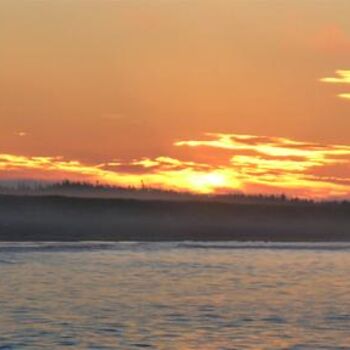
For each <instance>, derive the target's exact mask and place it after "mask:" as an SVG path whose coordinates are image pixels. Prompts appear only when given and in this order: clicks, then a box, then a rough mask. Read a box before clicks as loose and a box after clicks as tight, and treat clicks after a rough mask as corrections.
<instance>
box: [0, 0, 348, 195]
mask: <svg viewBox="0 0 350 350" xmlns="http://www.w3.org/2000/svg"><path fill="white" fill-rule="evenodd" d="M349 13H350V2H349V1H343V0H332V1H317V2H316V1H311V0H303V1H295V0H285V1H273V0H270V1H268V0H267V1H258V0H251V1H250V0H249V1H247V0H235V1H232V0H188V1H183V0H149V1H134V0H120V1H104V0H102V1H101V0H72V1H54V0H47V1H21V0H2V1H1V2H0V121H1V127H0V178H3V179H5V178H23V177H25V178H50V179H56V178H57V179H61V178H65V177H70V178H74V179H80V178H84V179H85V178H86V177H88V178H90V179H101V180H103V181H109V182H113V183H123V184H124V183H126V182H131V183H133V184H138V183H140V181H141V179H144V181H147V182H148V183H150V184H151V185H157V186H162V187H167V188H169V187H170V188H179V189H189V190H194V191H200V192H208V191H222V190H225V191H226V190H237V189H240V190H244V191H247V192H257V191H260V192H278V193H281V192H285V193H289V194H297V195H306V196H315V197H319V196H326V197H327V196H332V197H333V196H341V197H349V196H350V185H349V181H350V170H349V162H348V160H349V158H350V157H349V154H348V146H347V145H350V119H349V114H350V59H349V57H350V21H349ZM208 133H209V134H210V135H208ZM225 135H226V136H225ZM227 135H231V136H230V137H229V136H227ZM242 135H253V136H246V138H245V139H244V136H243V139H242ZM264 135H268V137H266V136H264ZM237 137H238V139H237ZM184 140H190V141H195V142H192V143H191V142H183V141H184ZM237 140H238V141H239V142H238V141H237ZM242 140H243V141H244V142H245V143H246V144H244V142H243V141H242ZM237 142H238V143H237ZM240 142H243V144H244V145H243V146H242V144H240ZM254 142H255V144H254V145H253V144H252V143H254ZM223 145H225V147H224V146H223ZM337 145H342V146H337ZM289 147H291V148H292V149H293V150H294V151H293V152H290V148H289ZM295 150H298V151H297V152H295ZM73 161H74V162H75V163H72V162H73Z"/></svg>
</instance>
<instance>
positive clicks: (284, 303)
mask: <svg viewBox="0 0 350 350" xmlns="http://www.w3.org/2000/svg"><path fill="white" fill-rule="evenodd" d="M349 273H350V245H349V244H345V243H336V244H330V243H329V244H328V243H327V244H303V243H301V244H289V245H288V244H272V245H271V244H268V245H267V244H263V243H254V244H253V243H230V244H227V243H226V244H223V243H207V244H204V243H200V244H198V243H196V244H194V243H185V244H184V243H75V244H67V243H62V244H56V243H50V244H47V243H30V244H28V243H27V244H15V243H3V244H0V274H1V275H0V276H1V284H0V310H1V312H0V349H3V350H4V349H62V348H65V347H70V348H74V349H145V348H149V349H164V350H165V349H167V350H172V349H176V350H189V349H201V350H202V349H203V350H214V349H215V350H216V349H222V350H225V349H226V350H228V349H350V335H349V331H348V330H349V328H350V298H349V291H350V281H349V275H350V274H349Z"/></svg>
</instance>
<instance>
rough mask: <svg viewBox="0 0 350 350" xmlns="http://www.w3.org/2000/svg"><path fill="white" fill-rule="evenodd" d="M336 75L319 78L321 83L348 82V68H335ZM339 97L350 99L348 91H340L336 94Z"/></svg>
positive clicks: (349, 72) (349, 73) (349, 82)
mask: <svg viewBox="0 0 350 350" xmlns="http://www.w3.org/2000/svg"><path fill="white" fill-rule="evenodd" d="M335 73H336V76H334V77H325V78H321V79H320V81H321V82H323V83H331V84H350V70H337V71H336V72H335ZM337 96H338V97H340V98H344V99H350V93H340V94H338V95H337Z"/></svg>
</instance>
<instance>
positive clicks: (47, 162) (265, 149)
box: [0, 133, 350, 198]
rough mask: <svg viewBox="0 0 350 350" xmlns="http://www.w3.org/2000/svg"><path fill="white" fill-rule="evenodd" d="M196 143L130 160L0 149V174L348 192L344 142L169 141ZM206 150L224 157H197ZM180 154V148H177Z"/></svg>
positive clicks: (207, 189)
mask: <svg viewBox="0 0 350 350" xmlns="http://www.w3.org/2000/svg"><path fill="white" fill-rule="evenodd" d="M174 146H175V150H176V149H177V150H179V151H180V148H182V147H190V148H199V149H200V152H194V156H193V159H190V160H183V159H181V157H176V158H175V157H169V156H166V155H162V156H158V157H154V158H149V157H143V158H140V159H133V160H130V161H121V160H115V159H114V160H111V161H110V162H106V163H101V164H87V163H83V162H81V161H79V160H67V159H65V158H63V157H60V156H58V157H26V156H21V155H12V154H0V170H1V173H2V177H3V178H5V177H6V178H31V179H34V178H45V179H51V180H60V179H64V178H69V179H74V180H84V181H96V180H98V181H100V182H104V183H110V184H115V185H122V186H129V185H131V186H140V185H141V182H143V183H145V184H146V186H151V187H159V188H164V189H173V190H183V191H192V192H198V193H213V192H214V193H215V192H232V191H237V190H239V191H244V192H248V193H251V192H255V193H256V192H259V193H276V192H278V193H286V194H289V195H298V196H303V197H315V198H321V197H322V198H323V197H350V146H347V145H334V144H321V143H313V142H301V141H296V140H292V139H289V138H283V137H268V136H256V135H240V134H218V133H210V134H206V135H205V137H204V139H200V140H183V141H178V142H176V143H175V144H174ZM209 149H211V150H212V151H213V152H214V153H215V152H217V153H218V154H220V155H221V156H222V150H223V149H224V150H225V152H226V153H225V156H226V158H225V159H224V160H222V161H221V162H220V164H216V163H215V162H211V161H208V162H205V161H203V158H201V159H202V160H201V161H198V157H197V158H196V156H195V155H196V154H198V153H200V154H201V155H202V154H205V153H206V151H207V150H209ZM180 153H181V152H180Z"/></svg>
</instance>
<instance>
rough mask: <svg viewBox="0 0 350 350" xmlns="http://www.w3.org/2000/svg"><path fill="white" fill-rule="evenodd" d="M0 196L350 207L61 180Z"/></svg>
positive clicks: (9, 189)
mask: <svg viewBox="0 0 350 350" xmlns="http://www.w3.org/2000/svg"><path fill="white" fill-rule="evenodd" d="M0 194H9V195H30V196H37V195H38V196H43V195H44V196H45V195H58V196H61V195H62V196H68V197H70V196H72V197H93V198H131V199H156V200H199V201H203V200H204V201H218V202H227V203H242V204H244V203H247V204H249V203H259V204H280V205H291V204H294V205H312V204H317V205H325V204H333V205H337V206H338V205H350V202H349V201H346V200H343V201H315V200H312V199H304V198H298V197H288V196H286V195H285V194H271V195H270V194H269V195H266V194H245V193H241V192H237V191H236V192H233V193H225V194H195V193H190V192H180V191H175V190H166V189H159V188H152V187H148V186H145V185H144V184H143V183H141V185H140V187H135V186H115V185H109V184H102V183H99V182H96V183H91V182H84V181H70V180H64V181H60V182H55V183H43V182H20V181H19V182H16V183H11V184H7V185H6V186H5V185H0Z"/></svg>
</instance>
